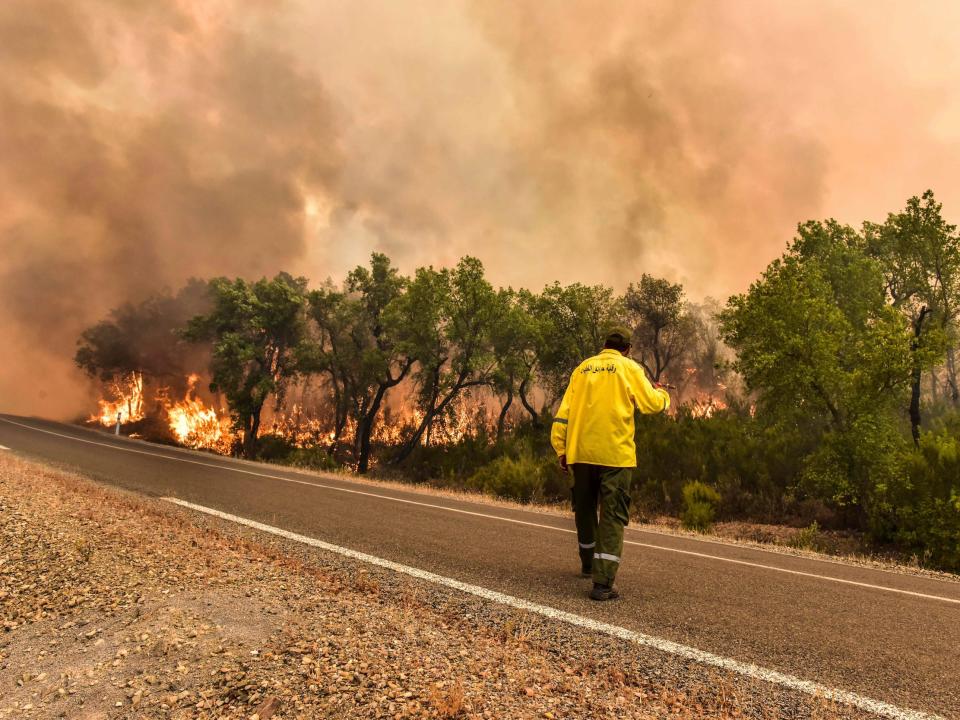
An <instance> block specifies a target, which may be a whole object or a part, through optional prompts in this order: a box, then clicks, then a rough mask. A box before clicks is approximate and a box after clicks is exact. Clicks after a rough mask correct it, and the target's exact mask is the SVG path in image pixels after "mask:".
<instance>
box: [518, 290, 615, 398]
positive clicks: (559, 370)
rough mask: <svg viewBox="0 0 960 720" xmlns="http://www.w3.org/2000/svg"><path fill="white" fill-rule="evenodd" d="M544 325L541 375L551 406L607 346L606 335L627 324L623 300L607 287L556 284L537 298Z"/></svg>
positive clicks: (540, 363) (541, 382) (539, 367)
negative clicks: (588, 361)
mask: <svg viewBox="0 0 960 720" xmlns="http://www.w3.org/2000/svg"><path fill="white" fill-rule="evenodd" d="M536 316H537V317H538V318H539V321H540V323H541V327H540V339H541V342H540V348H539V351H538V355H539V362H538V375H539V379H540V384H541V386H542V389H543V390H544V392H545V393H546V394H547V399H548V404H549V405H554V404H556V403H557V402H559V400H560V398H561V397H562V396H563V391H564V390H565V389H566V387H567V381H568V380H569V379H570V373H572V372H573V371H574V369H575V368H576V367H577V365H579V364H580V363H581V362H582V361H583V360H584V359H586V358H588V357H590V356H592V355H595V354H596V353H597V352H599V351H600V348H602V347H603V341H604V339H605V338H604V332H605V331H606V329H607V328H608V327H609V326H610V325H611V324H613V323H621V322H623V316H624V308H623V303H622V301H621V300H620V299H619V298H617V297H616V296H615V295H614V292H613V289H612V288H609V287H605V286H603V285H592V286H590V285H582V284H580V283H574V284H572V285H561V284H560V283H553V284H552V285H548V286H547V287H546V288H544V290H543V292H542V293H541V294H540V295H539V296H537V302H536Z"/></svg>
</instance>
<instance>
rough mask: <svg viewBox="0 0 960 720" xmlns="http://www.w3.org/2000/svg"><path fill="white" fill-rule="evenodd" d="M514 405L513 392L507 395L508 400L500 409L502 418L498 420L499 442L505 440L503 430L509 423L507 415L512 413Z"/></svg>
mask: <svg viewBox="0 0 960 720" xmlns="http://www.w3.org/2000/svg"><path fill="white" fill-rule="evenodd" d="M512 404H513V390H512V389H511V390H510V392H508V393H507V400H506V402H504V403H503V407H502V408H500V417H498V418H497V442H498V443H499V442H500V441H501V440H503V429H504V425H505V424H506V421H507V413H508V412H510V406H511V405H512Z"/></svg>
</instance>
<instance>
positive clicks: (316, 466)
mask: <svg viewBox="0 0 960 720" xmlns="http://www.w3.org/2000/svg"><path fill="white" fill-rule="evenodd" d="M284 463H285V464H287V465H293V466H294V467H301V468H307V469H309V470H325V471H327V472H332V471H334V470H340V469H341V468H342V467H343V466H342V465H341V464H340V463H339V462H337V460H336V458H334V457H333V455H331V454H330V453H329V452H327V451H326V450H325V449H324V448H322V447H320V446H319V445H314V446H313V447H306V448H294V449H293V450H291V451H290V453H289V454H288V455H287V456H286V457H285V458H284Z"/></svg>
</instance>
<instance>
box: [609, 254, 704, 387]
mask: <svg viewBox="0 0 960 720" xmlns="http://www.w3.org/2000/svg"><path fill="white" fill-rule="evenodd" d="M623 303H624V307H625V310H626V316H627V322H628V324H629V326H630V328H631V329H632V330H633V341H634V344H635V346H636V351H635V354H638V355H639V362H640V364H641V365H643V367H644V369H645V370H646V371H647V374H648V375H649V376H650V377H651V378H653V380H655V381H658V382H659V381H660V379H661V377H662V375H663V374H664V372H666V371H667V370H668V369H669V368H670V367H671V366H675V365H676V364H677V363H678V362H679V361H680V360H681V359H682V358H683V356H684V355H685V354H687V353H688V352H689V351H690V349H691V347H692V345H693V344H694V343H695V342H696V333H697V326H696V323H695V321H694V318H693V317H692V316H691V315H690V313H689V312H688V311H687V309H686V307H685V303H684V296H683V286H682V285H679V284H674V283H671V282H669V281H668V280H664V279H662V278H655V277H653V276H652V275H648V274H646V273H644V274H643V276H642V277H641V278H640V282H639V283H637V284H636V285H634V284H632V283H631V284H630V286H629V287H628V288H627V292H626V293H625V294H624V297H623Z"/></svg>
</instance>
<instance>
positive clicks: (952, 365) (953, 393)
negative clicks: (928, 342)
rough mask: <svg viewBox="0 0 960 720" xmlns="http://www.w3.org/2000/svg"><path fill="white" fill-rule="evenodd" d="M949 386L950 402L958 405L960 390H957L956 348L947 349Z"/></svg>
mask: <svg viewBox="0 0 960 720" xmlns="http://www.w3.org/2000/svg"><path fill="white" fill-rule="evenodd" d="M947 385H948V386H949V388H950V401H951V402H952V403H953V404H954V405H956V404H958V403H960V390H958V388H957V356H956V348H954V347H952V346H951V347H949V348H947Z"/></svg>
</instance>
